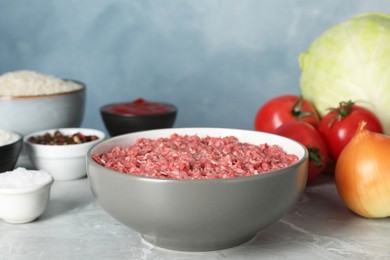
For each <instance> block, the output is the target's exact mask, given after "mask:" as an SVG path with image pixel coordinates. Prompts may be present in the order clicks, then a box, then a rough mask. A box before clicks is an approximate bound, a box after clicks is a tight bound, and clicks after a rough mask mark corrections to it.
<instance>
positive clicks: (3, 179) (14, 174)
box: [0, 167, 53, 189]
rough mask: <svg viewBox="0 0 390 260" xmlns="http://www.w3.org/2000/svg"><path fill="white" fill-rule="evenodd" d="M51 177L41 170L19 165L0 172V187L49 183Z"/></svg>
mask: <svg viewBox="0 0 390 260" xmlns="http://www.w3.org/2000/svg"><path fill="white" fill-rule="evenodd" d="M52 180H53V177H52V176H51V175H50V174H49V173H48V172H46V171H43V170H27V169H25V168H22V167H19V168H16V169H15V170H13V171H8V172H4V173H1V174H0V189H19V188H28V187H33V186H37V185H45V184H48V183H50V182H51V181H52Z"/></svg>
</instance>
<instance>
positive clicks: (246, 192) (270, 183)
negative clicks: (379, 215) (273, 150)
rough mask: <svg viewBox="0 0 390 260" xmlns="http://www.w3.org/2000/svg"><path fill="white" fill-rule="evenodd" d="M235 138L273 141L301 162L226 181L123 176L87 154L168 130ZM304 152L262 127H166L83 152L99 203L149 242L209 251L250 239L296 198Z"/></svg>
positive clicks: (303, 181) (305, 158) (303, 173)
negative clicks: (246, 128) (263, 130)
mask: <svg viewBox="0 0 390 260" xmlns="http://www.w3.org/2000/svg"><path fill="white" fill-rule="evenodd" d="M173 133H177V134H179V135H198V136H199V137H206V136H214V137H224V136H235V137H237V138H238V140H239V141H240V142H247V143H251V144H257V145H259V144H262V143H268V144H277V145H280V146H281V147H282V148H283V150H284V151H286V152H287V153H293V154H295V155H297V156H298V158H299V160H298V161H297V162H296V163H294V164H293V165H291V166H288V167H286V168H283V169H280V170H277V171H273V172H268V173H264V174H259V175H254V176H246V177H237V178H230V179H209V180H177V179H157V178H147V177H142V176H137V175H132V174H123V173H120V172H117V171H114V170H110V169H108V168H105V167H103V166H101V165H99V164H97V163H96V162H95V161H94V160H93V159H92V158H91V155H92V154H95V153H97V154H101V153H105V152H108V151H111V149H112V148H113V147H116V146H123V147H127V146H130V145H132V144H134V143H135V141H136V140H137V139H139V138H150V139H157V138H160V137H169V136H170V135H171V134H173ZM307 167H308V155H307V150H306V149H305V147H304V146H302V145H301V144H299V143H297V142H295V141H293V140H291V139H287V138H284V137H281V136H277V135H272V134H268V133H262V132H255V131H248V130H235V129H219V128H176V129H175V128H171V129H160V130H150V131H143V132H137V133H132V134H125V135H121V136H117V137H113V138H110V139H108V140H106V141H103V142H101V143H99V144H97V145H95V146H94V147H93V148H92V149H91V150H90V151H89V152H88V154H87V174H88V178H89V183H90V186H91V190H92V193H93V195H94V196H95V198H96V199H97V201H98V202H99V204H100V205H101V207H102V208H103V209H104V210H105V211H106V212H107V213H108V214H109V215H111V216H112V217H114V218H115V219H117V220H118V221H120V222H121V223H123V224H124V225H126V226H128V227H130V228H132V229H133V230H135V231H137V232H139V233H140V234H141V237H142V238H143V239H144V240H146V241H147V242H149V243H151V244H153V245H156V246H159V247H163V248H167V249H172V250H180V251H211V250H221V249H225V248H230V247H234V246H237V245H240V244H243V243H246V242H248V241H250V240H251V239H252V238H253V237H254V236H256V233H257V232H258V231H260V230H261V229H263V228H265V227H266V226H268V225H271V224H272V223H274V222H276V221H278V220H279V219H280V218H281V217H282V216H283V215H284V214H285V213H287V212H288V211H289V210H291V209H292V208H293V207H294V206H295V204H296V203H297V202H298V200H299V198H300V196H301V194H302V192H303V190H304V188H305V185H306V180H307Z"/></svg>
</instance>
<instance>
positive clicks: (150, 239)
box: [140, 234, 256, 253]
mask: <svg viewBox="0 0 390 260" xmlns="http://www.w3.org/2000/svg"><path fill="white" fill-rule="evenodd" d="M140 237H141V239H142V241H143V242H144V243H145V244H148V245H151V246H153V247H158V248H160V249H162V250H168V251H175V252H187V253H188V252H192V253H199V252H211V251H220V250H228V249H233V248H236V247H240V246H243V245H245V244H247V243H249V242H251V241H252V240H254V239H255V238H256V234H254V235H251V236H248V237H244V238H240V239H235V240H229V241H221V242H218V243H214V244H210V243H199V242H198V243H194V242H186V241H183V240H180V241H178V240H172V239H165V238H160V237H155V236H149V235H144V234H140Z"/></svg>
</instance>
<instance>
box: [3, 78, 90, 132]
mask: <svg viewBox="0 0 390 260" xmlns="http://www.w3.org/2000/svg"><path fill="white" fill-rule="evenodd" d="M75 82H76V83H79V84H80V85H81V86H82V87H81V89H79V90H76V91H72V92H66V93H60V94H53V95H41V96H27V97H25V96H23V97H1V96H0V128H3V129H8V130H12V131H16V132H18V133H20V134H22V135H26V134H28V133H32V132H36V131H40V130H43V129H51V128H64V127H79V126H80V125H81V122H82V120H83V116H84V107H85V92H86V87H85V85H84V84H83V83H81V82H77V81H75Z"/></svg>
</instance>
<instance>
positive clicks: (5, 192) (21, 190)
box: [0, 174, 54, 195]
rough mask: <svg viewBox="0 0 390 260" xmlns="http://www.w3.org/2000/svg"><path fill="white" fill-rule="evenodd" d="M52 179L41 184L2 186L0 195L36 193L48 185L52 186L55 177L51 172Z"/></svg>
mask: <svg viewBox="0 0 390 260" xmlns="http://www.w3.org/2000/svg"><path fill="white" fill-rule="evenodd" d="M49 176H50V180H49V181H47V182H44V183H41V184H36V185H32V186H27V187H21V188H0V195H22V194H28V193H34V192H36V191H39V190H41V189H44V188H46V187H48V186H49V187H50V186H51V185H52V184H53V183H54V177H53V176H52V175H51V174H49Z"/></svg>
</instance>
